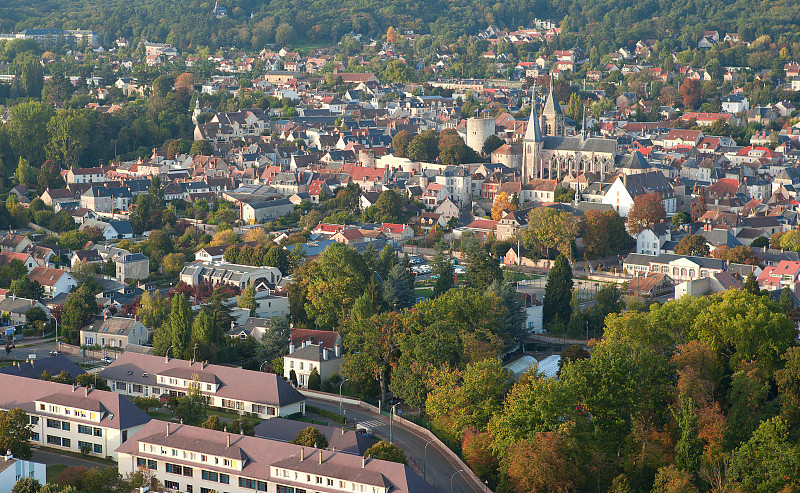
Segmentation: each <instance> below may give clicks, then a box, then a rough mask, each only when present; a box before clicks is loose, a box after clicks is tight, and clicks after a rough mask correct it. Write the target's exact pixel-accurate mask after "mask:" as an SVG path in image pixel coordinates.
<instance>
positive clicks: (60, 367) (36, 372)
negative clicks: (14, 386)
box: [0, 354, 86, 380]
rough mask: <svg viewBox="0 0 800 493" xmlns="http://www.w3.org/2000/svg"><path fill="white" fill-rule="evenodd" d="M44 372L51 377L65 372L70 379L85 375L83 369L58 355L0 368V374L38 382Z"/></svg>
mask: <svg viewBox="0 0 800 493" xmlns="http://www.w3.org/2000/svg"><path fill="white" fill-rule="evenodd" d="M45 370H47V373H49V374H50V375H52V376H56V375H58V374H59V373H61V372H62V371H65V372H67V373H69V375H70V376H71V377H72V378H75V377H77V376H78V375H83V374H84V373H86V372H85V371H84V370H83V368H81V367H80V366H78V365H76V364H75V363H73V362H72V361H70V359H69V358H67V357H66V356H64V355H63V354H59V355H58V356H48V357H46V358H41V359H36V360H34V361H33V362H32V363H28V362H20V363H16V364H14V365H11V366H6V367H5V368H0V374H3V375H16V376H18V377H25V378H35V379H37V380H38V379H40V378H41V377H42V372H43V371H45Z"/></svg>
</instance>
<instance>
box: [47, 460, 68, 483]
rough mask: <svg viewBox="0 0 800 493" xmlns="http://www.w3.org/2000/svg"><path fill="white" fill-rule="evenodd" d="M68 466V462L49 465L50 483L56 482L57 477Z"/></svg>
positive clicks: (48, 475)
mask: <svg viewBox="0 0 800 493" xmlns="http://www.w3.org/2000/svg"><path fill="white" fill-rule="evenodd" d="M67 467H69V466H67V465H66V464H57V465H54V466H47V482H48V483H55V482H56V478H57V477H58V475H59V474H61V473H62V472H63V471H64V469H66V468H67Z"/></svg>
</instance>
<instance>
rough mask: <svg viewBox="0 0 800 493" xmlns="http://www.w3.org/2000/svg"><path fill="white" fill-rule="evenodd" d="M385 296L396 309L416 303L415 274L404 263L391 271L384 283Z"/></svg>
mask: <svg viewBox="0 0 800 493" xmlns="http://www.w3.org/2000/svg"><path fill="white" fill-rule="evenodd" d="M383 298H384V299H385V300H386V302H387V303H388V304H389V305H390V306H392V307H394V309H395V310H399V309H403V308H408V307H409V306H411V305H412V304H413V303H414V276H412V275H411V273H410V272H409V271H408V269H406V268H405V267H404V266H403V265H402V264H397V265H395V266H394V267H392V270H391V271H389V276H388V277H387V279H386V281H385V282H384V283H383Z"/></svg>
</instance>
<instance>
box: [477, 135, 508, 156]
mask: <svg viewBox="0 0 800 493" xmlns="http://www.w3.org/2000/svg"><path fill="white" fill-rule="evenodd" d="M503 145H505V141H504V140H503V139H501V138H500V137H498V136H496V135H494V134H492V135H490V136H488V137H486V140H485V141H483V147H481V152H483V153H484V154H485V155H487V156H488V155H489V154H491V153H493V152H494V151H496V150H497V149H499V148H500V147H502V146H503Z"/></svg>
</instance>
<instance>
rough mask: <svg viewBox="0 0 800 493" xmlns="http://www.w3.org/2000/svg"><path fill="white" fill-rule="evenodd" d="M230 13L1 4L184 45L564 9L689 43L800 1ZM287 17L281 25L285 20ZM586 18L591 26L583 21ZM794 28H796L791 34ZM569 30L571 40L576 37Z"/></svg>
mask: <svg viewBox="0 0 800 493" xmlns="http://www.w3.org/2000/svg"><path fill="white" fill-rule="evenodd" d="M220 3H221V5H223V6H225V7H226V8H227V10H228V17H225V18H222V19H216V18H214V16H212V15H211V9H212V7H213V5H214V2H213V1H212V0H180V1H175V2H167V1H164V0H142V1H138V2H135V3H134V4H133V5H132V2H128V1H123V0H103V1H101V0H69V1H58V0H47V1H34V0H17V1H14V2H10V3H7V4H6V5H4V6H3V7H0V31H3V32H9V31H16V30H21V29H25V28H38V27H61V28H65V29H93V30H95V31H96V32H98V33H101V35H102V38H101V40H102V41H103V42H104V43H111V42H113V41H114V39H115V38H116V37H119V36H125V37H127V38H129V39H138V38H147V39H148V40H150V41H160V42H169V43H174V44H176V45H177V46H178V48H179V49H181V50H186V49H196V48H198V47H201V46H210V47H223V46H231V45H236V46H239V47H243V46H247V45H250V46H252V47H254V48H257V49H260V48H261V47H263V45H264V43H270V42H276V41H277V42H279V43H280V42H281V41H285V40H286V39H287V38H286V36H288V37H289V38H288V39H289V40H291V38H293V37H303V38H305V40H307V41H310V42H324V41H338V40H339V39H340V38H341V36H342V35H344V34H345V33H347V32H350V31H354V32H358V33H362V34H366V35H369V36H379V35H381V34H382V33H384V32H386V29H387V28H388V27H389V26H390V25H393V26H395V28H401V29H413V30H414V31H416V32H418V33H430V34H433V35H434V36H442V37H443V38H444V39H445V40H448V41H452V40H455V39H457V38H458V37H459V36H462V35H464V34H472V33H475V32H476V31H477V30H478V29H479V28H484V27H486V25H487V24H496V25H498V26H499V27H501V28H504V27H509V28H517V27H519V26H527V25H529V24H530V23H531V21H532V20H533V19H534V18H540V19H557V20H559V21H560V20H561V19H563V22H562V26H563V27H565V28H566V29H567V30H568V31H581V36H580V38H583V40H582V41H581V42H582V43H585V42H587V40H588V39H592V42H593V44H601V43H603V42H608V43H611V44H614V45H617V46H620V45H624V44H625V43H626V42H627V41H628V40H629V39H639V38H642V37H655V38H666V37H673V38H676V39H677V40H678V42H679V43H681V44H683V45H684V47H689V46H691V45H692V44H693V43H694V42H696V40H697V37H698V35H699V34H700V33H701V32H702V31H703V30H704V29H719V30H722V31H731V32H739V33H740V34H741V35H742V38H743V40H744V41H752V40H753V39H755V38H756V37H758V36H759V35H762V34H771V35H781V34H788V33H793V32H794V31H796V26H797V22H798V18H800V6H798V4H797V3H796V2H791V1H789V0H770V1H765V2H747V1H745V0H737V1H735V2H722V1H720V0H716V1H713V2H697V1H692V0H680V1H670V2H667V1H661V2H632V1H630V0H594V1H589V0H586V1H581V2H572V1H565V0H539V1H522V0H504V1H500V2H490V1H486V0H457V1H452V2H450V1H444V0H433V1H424V0H414V1H403V2H399V1H389V2H379V1H375V0H368V1H364V0H346V1H343V2H330V1H328V0H317V1H314V2H293V1H290V0H273V1H268V2H261V1H258V0H224V1H222V2H220ZM282 24H283V27H281V26H282ZM587 28H588V29H587ZM792 35H794V34H792ZM573 41H574V39H571V38H570V37H567V38H566V39H565V42H573Z"/></svg>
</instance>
